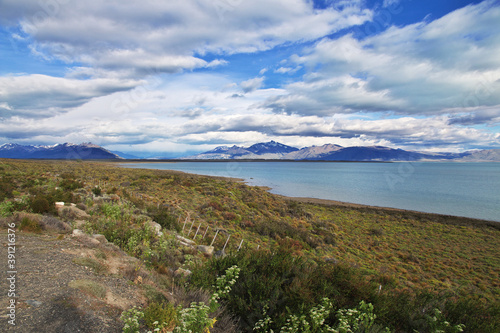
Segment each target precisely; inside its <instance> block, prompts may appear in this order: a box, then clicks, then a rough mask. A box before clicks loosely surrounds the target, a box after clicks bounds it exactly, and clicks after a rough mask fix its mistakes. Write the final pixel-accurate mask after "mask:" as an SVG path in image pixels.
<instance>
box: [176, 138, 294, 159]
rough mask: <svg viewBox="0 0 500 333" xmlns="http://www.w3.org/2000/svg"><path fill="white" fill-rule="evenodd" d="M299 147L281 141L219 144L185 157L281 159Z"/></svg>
mask: <svg viewBox="0 0 500 333" xmlns="http://www.w3.org/2000/svg"><path fill="white" fill-rule="evenodd" d="M296 150H298V148H295V147H291V146H287V145H284V144H282V143H279V142H275V141H270V142H265V143H257V144H254V145H252V146H250V147H248V148H244V147H240V146H236V145H235V146H232V147H227V146H219V147H217V148H215V149H213V150H210V151H207V152H204V153H201V154H197V155H193V156H188V157H185V158H183V159H197V160H219V159H224V160H227V159H281V158H283V156H285V155H286V154H288V153H290V152H294V151H296Z"/></svg>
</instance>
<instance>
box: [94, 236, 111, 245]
mask: <svg viewBox="0 0 500 333" xmlns="http://www.w3.org/2000/svg"><path fill="white" fill-rule="evenodd" d="M92 238H93V239H96V240H98V241H99V243H101V244H106V243H107V242H108V240H107V239H106V236H104V235H101V234H93V235H92Z"/></svg>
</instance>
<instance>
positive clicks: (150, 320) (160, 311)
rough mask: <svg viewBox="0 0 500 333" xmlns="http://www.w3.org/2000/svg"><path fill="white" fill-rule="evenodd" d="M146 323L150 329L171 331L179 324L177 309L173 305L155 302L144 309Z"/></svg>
mask: <svg viewBox="0 0 500 333" xmlns="http://www.w3.org/2000/svg"><path fill="white" fill-rule="evenodd" d="M144 321H145V323H146V326H148V327H149V328H155V327H158V328H160V329H165V330H167V331H171V330H172V329H173V328H174V327H175V326H176V325H177V322H178V319H177V309H176V308H175V307H174V306H173V304H172V303H167V304H164V303H156V302H153V303H151V304H149V305H148V306H147V307H146V308H145V309H144ZM155 322H156V323H157V324H155Z"/></svg>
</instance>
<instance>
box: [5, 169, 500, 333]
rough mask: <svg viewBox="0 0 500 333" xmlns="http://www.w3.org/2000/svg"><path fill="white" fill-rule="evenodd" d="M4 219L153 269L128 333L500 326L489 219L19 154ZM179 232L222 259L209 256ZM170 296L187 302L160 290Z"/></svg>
mask: <svg viewBox="0 0 500 333" xmlns="http://www.w3.org/2000/svg"><path fill="white" fill-rule="evenodd" d="M56 202H64V203H65V204H66V205H70V204H73V206H76V207H77V208H78V209H79V210H80V211H84V212H86V213H87V214H88V215H89V217H88V218H86V222H81V221H80V222H79V221H78V219H79V218H78V216H77V214H76V213H74V212H73V213H72V212H71V210H70V209H68V210H67V213H65V214H62V213H61V212H62V210H59V211H58V210H57V209H56V205H55V203H56ZM75 214H76V215H75ZM0 218H1V219H2V220H0V221H1V222H2V223H3V224H4V225H5V221H15V222H16V224H17V227H18V228H19V229H20V230H24V231H23V232H44V231H48V230H57V231H58V232H60V233H61V234H64V233H68V232H70V230H71V228H76V227H78V228H80V229H83V230H84V231H85V232H86V233H88V234H89V235H93V234H102V235H104V236H105V237H106V239H107V240H108V241H110V242H113V243H114V244H116V245H117V246H118V247H120V248H121V249H122V250H123V251H125V252H126V253H128V254H129V255H131V256H134V257H136V258H139V259H140V263H141V264H140V265H141V267H142V266H144V268H145V269H148V270H150V271H152V272H154V273H155V274H157V276H158V278H157V283H155V284H154V286H149V287H144V293H145V295H146V297H147V299H148V305H147V306H146V307H145V308H143V309H136V308H133V309H130V310H128V311H127V312H125V313H124V314H123V316H122V317H123V321H124V323H125V324H126V325H125V328H124V331H127V332H132V331H137V330H147V329H149V330H156V331H163V332H168V331H174V332H188V331H189V329H191V331H193V332H206V331H208V330H210V332H231V331H243V332H252V331H259V332H271V330H272V331H274V332H293V331H296V332H385V331H387V330H390V331H395V332H414V331H418V332H455V331H456V332H458V331H460V330H462V329H463V330H464V331H465V332H494V331H498V330H500V319H499V318H500V301H499V299H500V297H499V296H500V295H499V294H500V282H499V281H500V276H499V275H500V258H499V256H498V250H499V249H500V237H499V232H500V224H496V223H494V222H485V221H477V220H472V219H466V218H457V217H446V216H439V215H432V214H423V213H422V214H420V213H414V212H405V211H396V210H384V209H373V208H364V207H358V208H355V207H341V206H331V205H319V204H313V203H305V202H298V201H294V200H290V199H288V198H284V197H280V196H276V195H272V194H270V193H269V192H267V191H266V190H265V189H263V188H259V187H251V186H247V185H245V184H243V183H241V182H238V181H233V180H228V179H222V178H216V177H203V176H196V175H189V174H183V173H179V172H173V171H159V170H141V169H126V168H120V167H118V166H116V165H115V164H111V163H105V162H82V161H15V160H0ZM153 221H154V222H156V223H158V224H159V225H160V226H161V227H162V233H161V234H159V233H158V232H157V231H156V230H154V227H153V224H151V222H153ZM176 234H180V235H183V236H184V237H186V238H189V239H193V238H194V241H195V242H196V244H198V245H210V244H212V243H213V244H212V245H213V246H214V247H215V249H216V250H220V249H222V248H223V247H224V246H225V245H226V248H225V253H224V254H223V255H220V256H212V255H207V254H203V253H200V252H199V251H198V250H197V249H196V248H194V247H190V246H183V245H181V244H180V243H179V241H178V239H177V238H176ZM195 234H196V237H195ZM216 234H217V237H215V236H216ZM214 237H215V238H214ZM240 246H241V248H240ZM179 268H181V269H182V270H183V271H184V272H186V271H187V272H191V274H185V275H186V276H184V274H180V275H179V274H176V273H174V272H178V271H179ZM137 271H138V269H135V271H134V270H131V271H130V273H129V275H130V276H126V278H130V279H131V280H133V279H136V278H137V277H138V274H137ZM235 271H237V272H238V273H237V274H234V272H235ZM187 275H189V276H187ZM228 275H229V276H230V277H231V278H230V279H225V278H222V277H227V276H228ZM226 287H228V288H226ZM174 289H175V293H174V292H172V293H171V294H175V295H183V296H182V297H181V296H178V299H175V298H172V297H166V296H165V295H167V293H168V292H169V291H170V290H172V291H174ZM462 324H463V325H465V328H463V327H462V326H461V325H462ZM211 326H213V327H211Z"/></svg>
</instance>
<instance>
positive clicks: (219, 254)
mask: <svg viewBox="0 0 500 333" xmlns="http://www.w3.org/2000/svg"><path fill="white" fill-rule="evenodd" d="M214 255H215V257H216V258H222V257H225V256H226V252H225V251H224V250H219V251H216V252H215V253H214Z"/></svg>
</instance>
